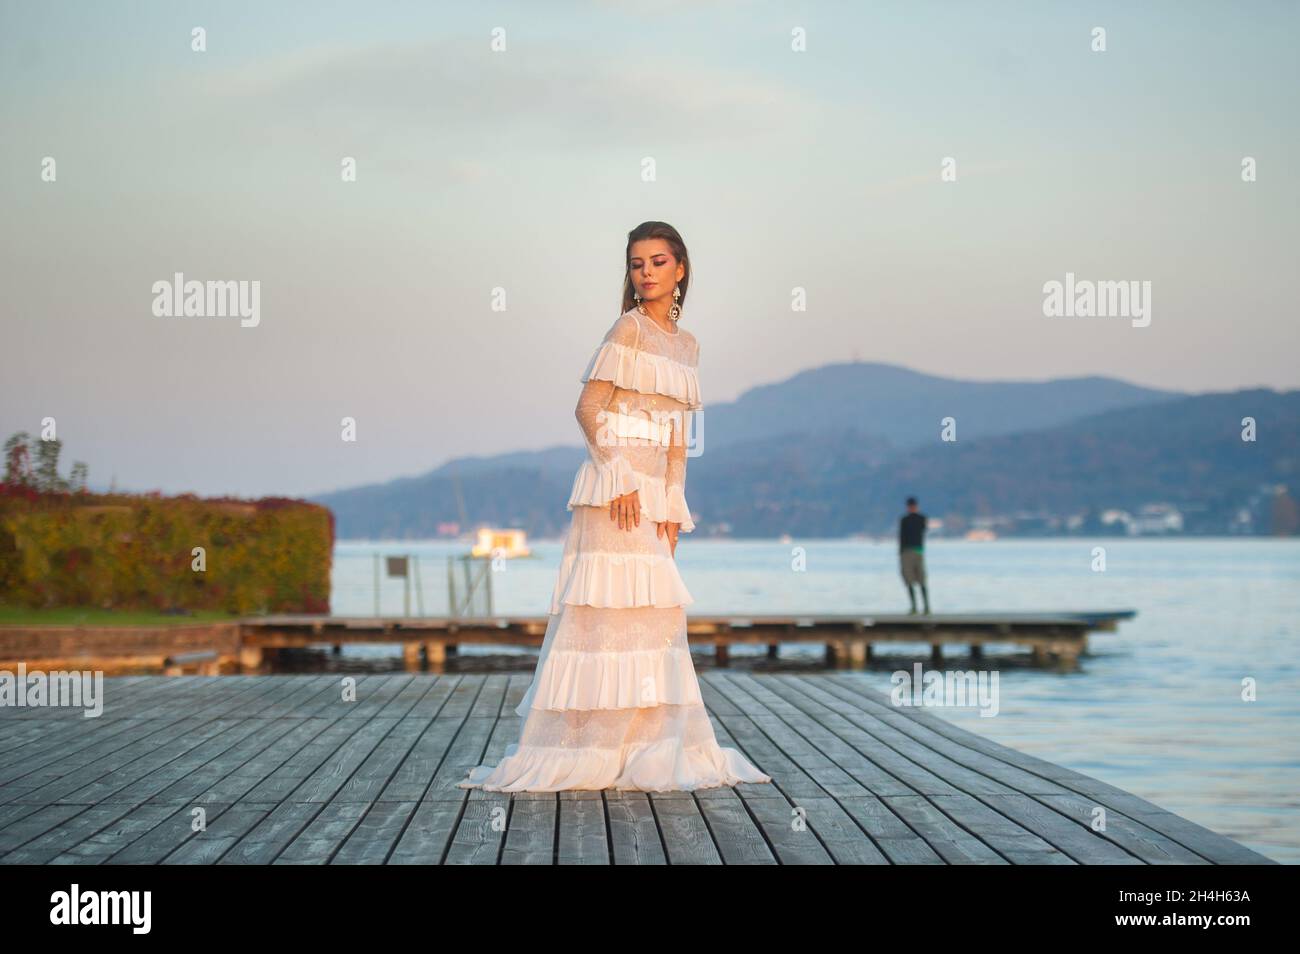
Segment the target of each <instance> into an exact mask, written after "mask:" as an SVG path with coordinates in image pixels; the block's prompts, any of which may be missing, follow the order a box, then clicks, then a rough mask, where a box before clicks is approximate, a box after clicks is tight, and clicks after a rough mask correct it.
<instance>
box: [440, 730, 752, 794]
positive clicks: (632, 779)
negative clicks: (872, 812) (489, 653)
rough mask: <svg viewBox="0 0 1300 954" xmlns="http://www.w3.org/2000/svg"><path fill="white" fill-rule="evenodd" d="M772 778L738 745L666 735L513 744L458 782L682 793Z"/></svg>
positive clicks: (504, 787)
mask: <svg viewBox="0 0 1300 954" xmlns="http://www.w3.org/2000/svg"><path fill="white" fill-rule="evenodd" d="M770 781H772V777H771V776H770V775H765V774H764V773H763V772H760V771H759V770H758V769H757V768H755V767H754V765H753V764H752V763H751V762H750V761H749V760H748V759H746V758H745V756H744V755H743V754H741V753H740V752H739V751H737V750H736V749H733V748H724V747H723V746H720V745H718V744H717V743H716V742H705V743H703V744H701V745H694V746H686V745H682V743H681V742H680V741H679V740H677V739H663V740H661V741H659V742H647V743H644V744H639V745H623V746H617V747H615V748H607V749H598V748H591V747H583V748H565V747H562V746H561V747H544V746H520V745H519V744H518V743H512V744H511V745H509V746H507V747H506V754H505V758H503V759H502V760H501V762H500V763H499V764H498V765H497V766H496V767H495V768H493V767H491V766H486V765H480V766H476V767H475V768H473V769H471V770H470V774H469V778H468V779H467V780H466V781H464V782H461V783H459V786H460V787H461V788H475V787H481V788H482V789H484V790H485V791H489V792H524V791H527V792H558V791H564V790H567V789H606V788H612V789H616V790H619V791H637V792H679V791H692V790H694V789H697V788H714V787H716V786H719V785H736V784H739V783H741V782H770Z"/></svg>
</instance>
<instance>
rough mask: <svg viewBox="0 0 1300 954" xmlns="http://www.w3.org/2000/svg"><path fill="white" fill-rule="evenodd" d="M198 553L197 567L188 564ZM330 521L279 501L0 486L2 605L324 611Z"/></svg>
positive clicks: (302, 505) (303, 505)
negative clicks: (202, 561)
mask: <svg viewBox="0 0 1300 954" xmlns="http://www.w3.org/2000/svg"><path fill="white" fill-rule="evenodd" d="M195 547H203V548H204V549H205V551H206V560H207V566H206V570H204V571H202V572H200V571H196V570H193V569H191V564H192V563H193V561H194V556H193V555H192V551H193V549H194V548H195ZM333 552H334V514H333V513H332V512H331V511H330V510H329V509H328V508H326V507H322V506H320V505H318V504H311V503H307V502H306V501H302V500H291V499H287V498H284V497H264V498H262V499H260V500H239V499H236V498H228V497H227V498H209V499H200V498H198V497H196V496H194V495H193V494H184V495H182V496H179V497H163V496H161V495H160V494H158V493H156V492H155V493H152V494H89V493H56V494H49V493H39V492H36V491H34V490H32V489H30V488H28V487H22V486H16V485H10V484H3V483H0V603H3V604H6V605H9V606H28V607H33V608H42V607H52V606H94V607H100V608H104V609H110V608H111V609H154V610H171V609H176V608H181V609H207V610H220V611H223V612H227V613H239V614H249V613H263V612H270V613H327V612H329V597H330V564H331V561H332V558H333Z"/></svg>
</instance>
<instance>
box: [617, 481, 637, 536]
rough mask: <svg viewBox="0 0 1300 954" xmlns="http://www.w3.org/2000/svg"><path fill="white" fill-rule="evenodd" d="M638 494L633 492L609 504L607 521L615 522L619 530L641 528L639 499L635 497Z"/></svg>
mask: <svg viewBox="0 0 1300 954" xmlns="http://www.w3.org/2000/svg"><path fill="white" fill-rule="evenodd" d="M638 493H639V492H638V491H636V490H634V491H632V492H631V493H630V494H624V495H623V496H621V497H615V498H614V499H613V500H611V501H610V502H609V519H610V520H617V521H618V528H619V529H620V530H631V529H632V528H633V527H639V526H641V498H640V497H639V496H637V494H638Z"/></svg>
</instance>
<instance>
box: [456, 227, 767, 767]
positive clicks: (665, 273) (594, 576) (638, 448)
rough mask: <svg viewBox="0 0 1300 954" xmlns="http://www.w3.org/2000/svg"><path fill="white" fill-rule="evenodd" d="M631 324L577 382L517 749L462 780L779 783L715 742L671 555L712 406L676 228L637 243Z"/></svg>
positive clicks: (617, 331) (687, 520)
mask: <svg viewBox="0 0 1300 954" xmlns="http://www.w3.org/2000/svg"><path fill="white" fill-rule="evenodd" d="M626 263H627V272H626V274H625V276H624V283H623V308H622V314H620V315H619V317H618V319H617V320H616V321H615V322H614V324H613V326H612V327H610V329H609V330H608V332H606V334H605V337H604V339H603V340H602V341H601V343H600V345H599V346H598V347H597V349H596V352H595V354H594V355H593V356H592V358H591V361H590V362H589V363H588V365H587V370H586V371H585V372H584V374H583V375H582V377H581V379H580V380H581V381H582V382H583V385H584V386H583V389H582V393H581V395H580V397H579V399H578V406H577V409H576V415H577V418H578V423H579V424H580V425H581V428H582V432H583V436H584V438H585V440H586V443H587V449H588V452H589V456H588V459H587V460H586V461H584V462H583V464H582V466H581V467H580V468H579V470H578V473H577V475H576V476H575V478H574V481H573V489H572V491H571V493H570V495H569V501H568V508H569V509H570V510H571V511H573V517H572V522H571V524H570V526H569V531H568V535H567V537H566V538H565V542H564V551H563V556H562V559H561V564H560V572H559V576H558V578H557V580H556V583H555V590H554V592H553V594H552V597H551V608H550V612H551V615H550V618H549V620H548V623H547V627H546V635H545V637H544V638H543V641H542V649H541V654H540V656H539V658H538V662H537V669H536V672H535V673H534V675H533V680H532V684H531V685H530V686H529V687H528V691H527V692H526V693H525V695H524V698H523V701H522V702H521V703H520V704H519V706H518V707H517V708H516V709H515V712H516V713H517V714H518V715H520V716H521V717H522V718H523V725H522V727H521V729H520V733H519V741H518V742H516V743H512V744H510V745H509V746H508V747H507V748H506V754H505V757H504V758H502V760H501V761H500V762H499V763H497V764H496V765H495V766H492V765H479V766H475V767H474V768H472V769H471V770H470V772H469V775H468V777H467V778H466V779H465V780H464V781H462V782H460V783H458V784H459V785H460V787H462V788H475V787H481V788H483V789H486V790H488V791H499V792H523V791H530V792H554V791H560V790H562V789H606V788H613V789H628V790H639V791H655V792H663V791H683V790H692V789H697V788H710V787H714V786H718V785H735V784H737V783H740V782H770V781H771V780H772V779H771V776H769V775H765V774H764V773H763V772H762V771H760V770H759V769H758V768H757V767H756V766H755V765H754V764H753V763H751V762H750V761H749V760H748V759H746V758H745V756H744V755H742V754H741V753H740V752H739V751H737V750H736V749H734V748H724V747H722V746H720V745H719V744H718V742H717V739H716V737H715V736H714V734H713V726H712V724H711V723H710V722H709V717H708V713H707V712H706V711H705V709H704V703H703V699H702V698H701V695H700V685H699V680H698V679H697V677H696V674H695V666H694V664H693V662H692V660H691V654H690V649H689V647H688V644H687V640H686V610H685V607H686V606H687V605H688V604H690V603H692V602H694V599H693V598H692V596H691V594H690V593H689V592H688V591H687V589H686V585H685V583H683V581H682V578H681V575H680V574H679V573H678V570H677V564H676V562H674V556H675V554H676V551H677V534H678V532H679V531H686V532H690V531H692V530H694V529H695V524H694V522H693V521H692V520H691V513H690V509H689V508H688V507H687V505H686V495H685V484H686V439H685V435H686V434H688V433H690V429H689V424H690V416H691V413H692V412H693V411H696V410H699V409H700V408H701V407H703V404H702V403H701V401H700V387H699V378H698V367H699V357H700V347H699V344H698V343H697V342H696V340H695V336H694V335H692V334H691V333H690V332H689V331H686V330H684V329H680V328H678V327H677V320H678V318H679V316H680V314H681V307H682V305H683V304H684V303H685V299H686V290H687V286H688V285H689V283H690V263H689V261H688V259H687V255H686V247H685V245H684V244H683V242H682V239H681V236H680V235H679V234H678V233H677V230H676V229H674V228H673V227H672V226H670V225H668V224H666V223H664V222H645V223H642V224H641V225H639V226H637V228H635V229H633V230H632V232H631V233H629V235H628V243H627V251H626Z"/></svg>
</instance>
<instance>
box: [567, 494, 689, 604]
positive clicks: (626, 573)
mask: <svg viewBox="0 0 1300 954" xmlns="http://www.w3.org/2000/svg"><path fill="white" fill-rule="evenodd" d="M605 519H607V520H608V519H609V518H608V516H606V517H605ZM694 602H695V597H693V596H691V593H690V590H688V589H687V588H686V583H685V582H684V581H683V580H682V575H681V573H680V572H679V571H678V569H677V563H676V561H674V560H673V558H672V557H671V556H666V555H660V554H657V553H614V552H610V551H603V550H583V551H574V552H571V553H568V554H565V556H564V558H563V559H562V560H561V561H560V573H559V576H558V577H557V578H556V581H555V589H554V590H553V591H552V593H551V612H552V613H558V612H560V609H561V606H560V604H562V603H571V604H576V605H579V606H599V607H604V608H627V607H632V606H657V607H659V608H661V609H666V608H668V607H672V606H689V605H690V604H691V603H694Z"/></svg>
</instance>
